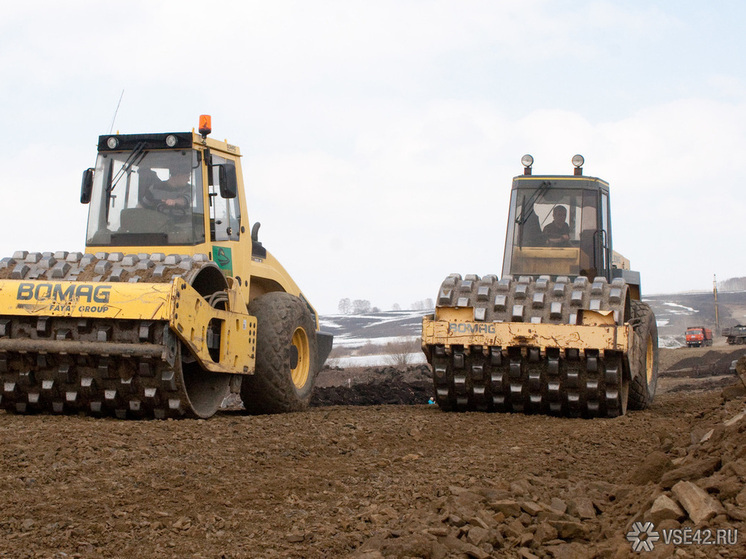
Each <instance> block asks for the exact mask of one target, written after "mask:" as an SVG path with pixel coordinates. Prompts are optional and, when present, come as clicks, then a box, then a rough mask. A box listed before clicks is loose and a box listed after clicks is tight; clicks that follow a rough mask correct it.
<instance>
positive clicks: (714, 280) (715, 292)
mask: <svg viewBox="0 0 746 559" xmlns="http://www.w3.org/2000/svg"><path fill="white" fill-rule="evenodd" d="M712 294H713V295H714V296H715V335H716V336H719V335H720V315H719V314H718V277H717V274H713V275H712Z"/></svg>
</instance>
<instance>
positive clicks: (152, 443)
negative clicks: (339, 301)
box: [0, 348, 746, 559]
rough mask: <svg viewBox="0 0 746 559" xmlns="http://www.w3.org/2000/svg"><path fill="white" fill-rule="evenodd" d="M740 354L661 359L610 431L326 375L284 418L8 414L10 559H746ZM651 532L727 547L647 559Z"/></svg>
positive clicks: (377, 376)
mask: <svg viewBox="0 0 746 559" xmlns="http://www.w3.org/2000/svg"><path fill="white" fill-rule="evenodd" d="M743 353H744V350H736V349H731V348H717V349H716V351H713V350H712V348H702V349H691V350H687V349H681V350H663V351H661V371H662V374H661V378H660V384H659V393H658V397H657V398H656V400H655V402H654V403H653V405H652V406H651V407H650V408H649V409H647V410H645V411H640V412H630V413H628V414H627V415H626V416H624V417H621V418H617V419H613V420H608V419H602V420H583V419H564V418H556V417H546V416H527V415H518V414H481V413H462V414H456V413H452V414H447V413H443V412H441V411H440V410H439V409H438V408H437V406H434V405H428V404H427V403H426V402H427V400H428V399H429V396H430V393H429V392H428V390H429V386H430V385H429V382H430V380H429V371H427V369H426V368H425V369H423V368H413V369H410V370H408V371H406V372H398V371H396V370H392V369H366V370H360V371H349V370H348V371H340V370H325V371H324V372H323V373H322V374H321V376H320V378H319V383H318V386H319V388H318V389H317V391H316V395H315V397H314V406H313V407H312V408H311V409H310V410H309V411H306V412H302V413H294V414H287V415H281V416H259V417H250V416H245V415H243V414H242V412H241V411H240V410H230V409H228V410H225V411H223V412H221V413H219V414H218V415H217V416H215V417H214V418H212V419H210V420H207V421H204V420H183V421H171V420H169V421H117V420H114V419H91V418H86V417H77V416H17V415H12V414H5V413H0V494H2V496H3V499H2V512H0V556H2V557H13V558H15V557H20V558H26V557H28V558H31V557H44V558H52V557H55V558H63V557H85V558H87V557H178V558H184V557H195V558H196V557H200V558H202V557H207V558H213V557H214V558H240V557H290V558H322V557H353V558H359V559H380V558H382V557H432V558H439V557H442V558H449V557H459V558H468V557H471V558H485V559H486V558H493V557H494V558H497V557H520V558H524V559H530V558H532V557H541V558H544V557H548V558H560V559H561V558H576V557H580V558H583V557H588V558H590V557H630V556H634V557H670V556H675V557H732V558H736V557H744V556H746V490H744V482H746V415H743V412H744V411H745V410H746V396H744V393H745V392H746V389H744V388H743V387H742V386H741V385H739V384H738V383H736V378H737V377H736V376H735V375H734V373H732V372H729V370H728V368H729V366H730V363H731V361H732V360H733V359H735V358H737V357H738V356H739V355H741V354H743ZM420 402H421V403H420ZM386 404H391V405H386ZM394 404H398V405H394ZM690 482H691V483H690ZM687 495H688V497H687ZM664 497H665V498H664ZM648 520H649V521H651V522H653V525H654V526H655V528H656V529H657V530H661V534H662V533H663V532H662V530H663V529H667V530H671V529H682V530H683V529H685V528H692V529H695V528H697V527H699V528H702V529H703V530H709V532H704V531H701V532H697V534H699V535H700V536H701V537H704V536H705V535H707V534H710V536H711V537H712V539H713V541H715V538H716V537H717V536H721V540H720V543H715V544H713V545H705V544H704V543H702V541H701V540H700V543H698V544H697V543H694V542H690V543H687V544H678V545H676V544H674V543H668V544H666V543H665V542H664V539H663V536H662V535H661V536H660V539H659V540H658V541H655V542H649V543H650V544H651V545H652V546H653V548H654V549H653V551H652V552H641V553H634V552H633V551H632V544H631V543H630V542H629V541H628V540H627V539H626V538H625V536H626V534H627V533H628V532H630V531H631V530H632V529H633V527H634V526H635V522H637V521H641V522H645V521H648ZM735 530H737V531H738V532H737V534H735V533H734V531H735ZM718 531H720V532H718ZM682 533H683V532H682ZM693 533H694V532H689V534H690V537H691V534H693Z"/></svg>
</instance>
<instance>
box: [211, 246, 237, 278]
mask: <svg viewBox="0 0 746 559" xmlns="http://www.w3.org/2000/svg"><path fill="white" fill-rule="evenodd" d="M212 259H213V260H214V261H215V263H216V264H217V265H218V267H219V268H220V269H221V270H224V271H225V272H226V274H227V275H229V276H232V275H233V258H231V249H230V248H228V247H217V246H214V247H212Z"/></svg>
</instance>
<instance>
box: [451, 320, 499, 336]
mask: <svg viewBox="0 0 746 559" xmlns="http://www.w3.org/2000/svg"><path fill="white" fill-rule="evenodd" d="M448 330H450V332H451V334H494V333H495V325H494V324H477V323H474V322H449V323H448Z"/></svg>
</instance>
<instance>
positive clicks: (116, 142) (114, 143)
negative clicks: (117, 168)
mask: <svg viewBox="0 0 746 559" xmlns="http://www.w3.org/2000/svg"><path fill="white" fill-rule="evenodd" d="M106 145H107V146H108V147H109V149H116V148H117V146H118V145H119V139H118V138H115V137H114V136H110V137H109V139H108V140H106Z"/></svg>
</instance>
